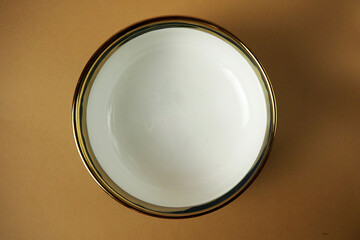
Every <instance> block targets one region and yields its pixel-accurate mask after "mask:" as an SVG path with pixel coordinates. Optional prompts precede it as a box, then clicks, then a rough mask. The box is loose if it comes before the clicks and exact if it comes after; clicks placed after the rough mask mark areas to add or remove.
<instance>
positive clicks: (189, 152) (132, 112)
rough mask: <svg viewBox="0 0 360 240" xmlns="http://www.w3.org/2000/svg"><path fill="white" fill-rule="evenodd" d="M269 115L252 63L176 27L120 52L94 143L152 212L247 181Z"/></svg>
mask: <svg viewBox="0 0 360 240" xmlns="http://www.w3.org/2000/svg"><path fill="white" fill-rule="evenodd" d="M267 117H268V116H267V107H266V102H265V96H264V93H263V89H262V87H261V85H260V83H259V79H258V77H257V75H256V73H255V72H254V70H253V69H252V67H251V66H250V64H249V63H248V60H247V58H246V57H245V56H244V55H242V54H240V53H239V52H238V51H236V50H235V49H234V48H233V47H232V46H230V45H229V44H227V43H226V42H224V41H223V40H221V39H219V38H217V37H215V36H213V35H210V34H208V33H205V32H202V31H199V30H194V29H187V28H168V29H162V30H156V31H152V32H149V33H146V34H143V35H141V36H139V37H137V38H135V39H133V40H131V41H129V42H127V43H126V44H125V45H123V46H122V47H120V48H119V49H118V50H117V51H116V52H115V53H114V54H113V55H112V56H111V57H110V58H109V59H108V60H107V61H106V63H105V64H104V65H103V67H102V68H101V70H100V71H99V73H98V75H97V77H96V79H95V81H94V84H93V86H92V88H91V91H90V95H89V98H88V105H87V111H86V118H87V128H88V135H89V139H90V143H91V146H92V148H93V151H94V153H95V155H96V157H97V160H98V161H99V163H100V165H101V166H102V168H103V169H104V171H105V172H106V173H107V174H108V175H109V177H110V178H111V179H112V180H113V181H114V182H115V183H116V184H118V185H119V186H120V187H121V188H122V189H123V190H125V191H126V192H128V193H129V194H131V195H133V196H135V197H137V198H139V199H141V200H143V201H146V202H149V203H152V204H155V205H160V206H167V207H185V206H194V205H198V204H202V203H205V202H208V201H210V200H213V199H215V198H217V197H219V196H221V195H223V194H225V193H226V192H228V191H229V190H231V189H232V188H233V187H234V186H235V185H236V184H237V183H239V182H240V181H241V179H243V177H244V176H245V175H246V173H247V172H248V171H249V169H250V168H251V167H252V165H253V164H254V162H255V160H256V159H257V157H258V154H259V151H260V150H261V146H262V144H263V141H264V136H265V132H266V125H267Z"/></svg>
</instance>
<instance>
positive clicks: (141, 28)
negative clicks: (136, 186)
mask: <svg viewBox="0 0 360 240" xmlns="http://www.w3.org/2000/svg"><path fill="white" fill-rule="evenodd" d="M170 27H180V28H181V27H183V28H193V29H197V30H200V31H204V32H207V33H210V34H212V35H215V36H216V37H218V38H220V39H222V40H224V41H226V42H227V43H229V44H230V45H232V46H233V47H234V48H235V49H236V50H237V51H241V52H242V53H244V54H246V56H247V57H248V60H249V61H250V63H251V66H252V67H253V68H255V69H257V71H258V74H257V75H258V79H259V81H260V83H261V85H262V88H263V91H264V93H266V95H267V96H265V97H266V104H267V110H268V118H269V119H268V122H267V129H266V134H265V138H264V142H263V145H262V148H261V150H260V151H259V155H258V157H257V159H256V161H255V162H254V164H253V166H252V167H251V169H250V170H249V171H248V173H247V174H246V176H245V177H244V178H243V179H242V180H241V181H240V182H239V183H238V184H236V185H235V186H234V187H233V188H232V189H231V190H230V191H228V192H227V193H226V194H224V195H222V196H220V197H218V198H216V199H214V200H211V201H209V202H207V203H204V204H200V205H197V206H192V207H163V206H157V205H154V204H150V203H147V202H144V201H142V200H140V199H137V198H135V197H133V196H131V195H129V194H128V193H126V192H125V191H124V190H122V189H121V188H120V187H119V186H117V185H116V184H115V183H114V182H113V181H112V180H111V179H110V177H109V176H108V175H107V174H106V173H105V171H104V170H103V169H102V168H101V166H100V164H99V163H98V161H97V160H96V157H95V155H94V153H93V151H92V149H91V146H90V144H89V141H88V135H87V130H86V126H87V125H86V117H83V116H84V113H85V111H86V104H87V99H88V95H89V90H90V89H91V85H92V83H93V82H94V80H95V78H96V75H97V73H98V71H99V70H100V69H101V67H102V65H103V64H104V62H105V61H106V60H107V58H108V57H110V56H111V55H112V53H113V52H114V51H116V49H117V47H119V46H121V45H122V44H125V43H126V42H127V41H130V40H131V39H133V38H135V37H137V36H139V35H141V34H144V33H146V32H149V31H153V30H157V29H163V28H170ZM260 79H261V80H262V81H261V80H260ZM276 127H277V107H276V100H275V94H274V91H273V87H272V85H271V82H270V80H269V77H268V75H267V73H266V72H265V69H264V68H263V66H262V65H261V63H260V62H259V61H258V60H257V58H256V57H255V56H254V54H253V53H252V52H251V51H250V50H249V49H248V48H247V47H246V46H245V44H244V43H242V42H241V41H240V40H239V39H238V38H237V37H235V36H234V35H233V34H231V33H230V32H228V31H227V30H225V29H224V28H222V27H219V26H218V25H216V24H214V23H211V22H209V21H206V20H202V19H198V18H193V17H186V16H164V17H156V18H151V19H148V20H144V21H140V22H138V23H135V24H133V25H131V26H129V27H127V28H125V29H123V30H121V31H119V32H118V33H116V34H114V35H113V36H112V37H110V38H109V39H108V40H107V41H105V43H103V44H102V45H101V46H100V47H99V48H98V49H97V50H96V52H95V53H94V54H93V55H92V57H91V58H90V60H89V61H88V62H87V64H86V65H85V67H84V69H83V71H82V73H81V75H80V78H79V80H78V83H77V86H76V89H75V93H74V97H73V102H72V128H73V135H74V139H75V143H76V147H77V150H78V152H79V155H80V157H81V159H82V161H83V163H84V165H85V167H86V169H87V170H88V172H89V173H90V175H91V176H92V177H93V179H94V180H95V181H96V182H97V184H98V185H99V186H100V187H101V188H102V189H103V190H104V191H105V192H106V193H107V194H109V195H110V196H111V197H112V198H114V199H115V200H117V201H118V202H120V203H122V204H123V205H125V206H127V207H129V208H131V209H134V210H137V211H138V212H141V213H144V214H147V215H151V216H156V217H163V218H188V217H195V216H200V215H203V214H206V213H210V212H212V211H215V210H217V209H219V208H221V207H223V206H225V205H227V204H229V203H230V202H231V201H233V200H234V199H235V198H237V197H238V196H239V195H240V194H241V193H243V192H244V191H245V190H246V189H247V188H248V187H249V186H250V185H251V183H252V182H253V181H254V180H255V178H256V177H257V176H258V174H259V173H260V171H261V170H262V168H263V166H264V164H265V162H266V160H267V158H268V156H269V153H270V149H271V147H272V144H273V140H274V137H275V133H276Z"/></svg>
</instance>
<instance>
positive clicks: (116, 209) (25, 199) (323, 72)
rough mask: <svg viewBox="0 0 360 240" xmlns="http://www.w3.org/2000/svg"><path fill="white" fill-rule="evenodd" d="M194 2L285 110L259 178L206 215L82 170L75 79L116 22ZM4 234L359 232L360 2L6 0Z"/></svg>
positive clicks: (0, 62) (329, 235) (331, 235)
mask: <svg viewBox="0 0 360 240" xmlns="http://www.w3.org/2000/svg"><path fill="white" fill-rule="evenodd" d="M172 14H176V15H188V16H194V17H200V18H204V19H207V20H209V21H213V22H215V23H217V24H219V25H220V26H223V27H225V28H227V29H228V30H230V31H231V32H233V33H234V34H235V35H237V36H238V37H239V38H240V39H241V40H242V41H244V42H245V43H246V44H247V45H248V46H249V48H250V49H252V51H253V52H254V53H255V54H256V55H257V57H258V58H259V59H260V60H261V61H262V63H263V65H264V66H265V68H266V69H267V71H268V73H269V75H270V78H271V80H272V83H273V85H274V89H275V93H276V97H277V100H278V111H279V122H278V132H277V136H276V141H275V144H274V147H273V151H272V153H271V155H270V158H269V160H268V162H267V164H266V166H265V168H264V169H263V171H262V173H261V174H260V175H259V177H258V178H257V180H256V181H255V182H254V184H253V185H252V186H251V187H250V188H249V189H248V190H247V191H246V192H245V193H244V194H243V195H242V196H240V197H239V198H238V199H236V200H235V201H234V202H232V203H231V204H230V205H228V206H226V207H225V208H222V209H220V210H218V211H216V212H214V213H211V214H209V215H205V216H201V217H197V218H193V219H185V220H167V219H158V218H154V217H149V216H145V215H142V214H139V213H137V212H135V211H132V210H130V209H127V208H125V207H123V206H122V205H120V204H119V203H117V202H116V201H114V200H113V199H111V198H110V197H109V196H108V195H106V194H105V193H104V192H103V191H102V190H101V189H100V188H99V187H98V186H97V184H96V183H95V182H94V181H93V180H92V178H91V176H90V175H89V174H88V172H87V171H86V170H85V168H84V166H83V164H82V162H81V160H80V157H79V155H78V153H77V151H76V148H75V144H74V140H73V135H72V129H71V103H72V97H73V92H74V89H75V85H76V82H77V79H78V77H79V75H80V72H81V71H82V69H83V67H84V65H85V63H86V62H87V60H88V59H89V58H90V56H91V55H92V53H93V52H94V51H95V50H96V49H97V48H98V47H99V46H100V44H101V43H103V42H104V41H105V40H106V39H107V38H108V37H110V36H111V35H112V34H114V33H115V32H117V31H119V30H120V29H122V28H124V27H126V26H128V25H130V24H132V23H134V22H136V21H139V20H143V19H146V18H150V17H155V16H160V15H172ZM0 53H1V58H0V101H1V102H0V164H1V165H0V166H1V170H0V171H1V174H0V239H37V240H38V239H360V173H359V170H360V157H359V156H360V128H359V123H360V77H359V76H360V67H359V64H360V2H359V1H357V0H354V1H328V0H326V1H314V0H307V1H304V0H296V1H295V0H292V1H280V0H268V1H257V0H248V1H237V0H207V1H205V0H196V1H194V0H182V1H177V2H175V1H165V0H162V1H146V0H141V1H136V0H132V1H89V0H87V1H58V0H57V1H16V0H14V1H10V0H8V1H4V0H2V1H0Z"/></svg>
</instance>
